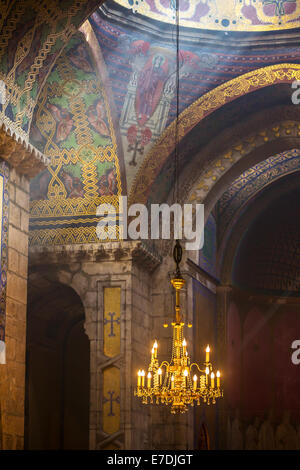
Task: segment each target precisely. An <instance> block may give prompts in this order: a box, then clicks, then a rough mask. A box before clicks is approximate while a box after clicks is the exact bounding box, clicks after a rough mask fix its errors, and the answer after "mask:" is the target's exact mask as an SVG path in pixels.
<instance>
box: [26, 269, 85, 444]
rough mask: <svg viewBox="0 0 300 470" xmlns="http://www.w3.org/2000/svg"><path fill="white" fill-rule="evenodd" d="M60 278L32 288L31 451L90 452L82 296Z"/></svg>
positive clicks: (35, 279) (35, 277)
mask: <svg viewBox="0 0 300 470" xmlns="http://www.w3.org/2000/svg"><path fill="white" fill-rule="evenodd" d="M54 279H55V277H53V278H52V279H51V276H49V277H47V276H42V275H41V273H40V272H39V273H36V274H31V276H30V277H29V284H28V287H29V288H28V314H27V317H28V320H27V361H26V377H27V379H26V426H25V430H26V434H25V437H26V448H28V449H40V450H46V449H53V450H54V449H74V450H75V449H78V450H79V449H88V448H89V428H90V409H89V408H90V342H89V338H88V337H87V335H86V332H85V328H84V319H85V311H84V307H83V304H82V301H81V299H80V296H79V295H78V294H77V293H76V292H75V290H74V289H73V288H72V287H70V286H68V285H67V284H65V283H61V282H59V281H58V280H57V279H56V280H54Z"/></svg>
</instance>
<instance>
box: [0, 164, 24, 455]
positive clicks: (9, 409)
mask: <svg viewBox="0 0 300 470" xmlns="http://www.w3.org/2000/svg"><path fill="white" fill-rule="evenodd" d="M9 194H10V202H9V232H8V272H7V295H6V361H7V363H6V364H3V365H0V404H1V407H0V413H1V416H0V418H1V425H0V435H1V434H2V448H3V449H6V450H10V449H22V448H23V445H24V400H25V348H26V303H27V271H28V222H29V179H28V178H27V177H26V176H20V175H19V174H18V173H17V172H16V170H15V169H14V168H12V169H11V171H10V182H9ZM1 428H2V429H1ZM1 431H2V432H1Z"/></svg>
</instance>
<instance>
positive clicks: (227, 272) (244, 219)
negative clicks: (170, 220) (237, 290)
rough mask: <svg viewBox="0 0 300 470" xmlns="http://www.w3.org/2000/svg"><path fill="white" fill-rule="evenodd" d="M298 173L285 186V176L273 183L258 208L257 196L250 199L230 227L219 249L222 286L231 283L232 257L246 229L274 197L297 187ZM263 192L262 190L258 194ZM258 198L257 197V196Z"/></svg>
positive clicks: (296, 171) (294, 173)
mask: <svg viewBox="0 0 300 470" xmlns="http://www.w3.org/2000/svg"><path fill="white" fill-rule="evenodd" d="M299 171H300V168H298V170H295V171H294V172H291V173H290V174H289V179H288V184H285V182H284V180H285V179H286V178H287V176H286V175H283V176H281V178H279V180H277V181H278V183H277V182H274V184H276V183H277V184H276V186H273V187H272V184H271V186H270V188H268V190H267V193H266V194H265V195H263V194H262V198H261V200H260V204H259V206H257V205H254V204H253V201H254V200H255V198H256V196H257V195H253V197H252V198H250V199H249V201H248V202H247V207H246V209H245V212H244V213H243V214H241V215H240V217H238V218H237V219H236V220H235V223H234V225H233V226H232V227H230V233H229V235H228V238H227V239H226V240H225V243H224V244H223V246H221V248H220V256H219V261H218V272H219V276H220V282H221V284H222V285H230V284H231V283H232V268H233V263H234V257H235V254H236V251H237V249H238V246H239V243H240V241H241V238H242V236H243V234H244V232H245V231H246V229H247V227H249V225H250V224H251V222H252V221H253V220H254V219H255V218H256V217H258V216H259V215H260V214H262V213H263V212H264V210H265V209H266V208H267V207H268V205H269V204H270V203H271V202H272V200H273V199H274V198H275V197H278V196H284V195H285V194H287V193H288V192H290V191H291V190H293V189H296V188H298V187H299V184H300V183H299ZM290 176H291V178H290ZM262 192H263V189H262V190H261V191H260V193H259V194H261V193H262ZM258 197H259V195H258Z"/></svg>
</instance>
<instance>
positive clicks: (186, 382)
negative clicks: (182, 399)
mask: <svg viewBox="0 0 300 470" xmlns="http://www.w3.org/2000/svg"><path fill="white" fill-rule="evenodd" d="M183 375H184V377H185V386H186V387H187V385H188V375H189V371H188V370H187V369H184V372H183Z"/></svg>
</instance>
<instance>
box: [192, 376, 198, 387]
mask: <svg viewBox="0 0 300 470" xmlns="http://www.w3.org/2000/svg"><path fill="white" fill-rule="evenodd" d="M193 381H194V390H197V381H198V377H197V375H196V374H195V375H194V377H193Z"/></svg>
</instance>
